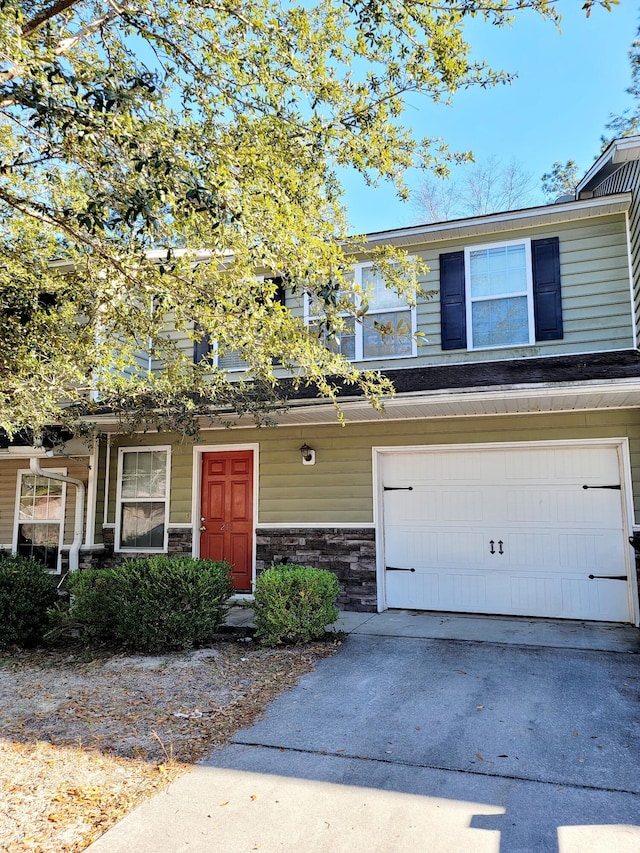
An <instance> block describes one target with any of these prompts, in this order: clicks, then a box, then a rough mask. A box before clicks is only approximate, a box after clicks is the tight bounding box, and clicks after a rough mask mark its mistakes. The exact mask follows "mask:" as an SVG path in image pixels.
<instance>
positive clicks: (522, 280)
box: [469, 244, 527, 298]
mask: <svg viewBox="0 0 640 853" xmlns="http://www.w3.org/2000/svg"><path fill="white" fill-rule="evenodd" d="M469 267H470V272H471V296H472V298H475V297H478V296H500V295H502V294H508V293H522V292H525V291H526V290H527V274H526V254H525V247H524V244H520V245H518V246H500V247H498V248H495V249H477V250H474V251H472V252H471V253H470V256H469Z"/></svg>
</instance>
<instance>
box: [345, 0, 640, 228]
mask: <svg viewBox="0 0 640 853" xmlns="http://www.w3.org/2000/svg"><path fill="white" fill-rule="evenodd" d="M581 5H582V3H581V2H579V0H559V2H558V3H557V7H558V9H559V11H560V12H561V13H562V15H563V22H562V25H561V26H562V32H561V33H558V32H557V30H556V29H555V28H554V26H553V24H551V23H550V22H545V21H542V20H541V19H540V18H539V17H538V16H535V15H533V14H531V13H525V14H524V15H521V16H518V17H517V19H516V21H515V22H514V24H513V26H512V27H511V28H508V29H507V28H504V29H498V28H494V27H490V26H487V25H486V24H479V23H476V22H474V23H473V24H472V27H471V28H470V29H469V30H468V38H469V41H470V43H471V45H472V52H473V55H474V56H475V57H476V58H478V59H485V60H487V62H488V63H489V64H490V65H492V66H493V67H494V68H500V69H504V70H508V71H512V72H516V73H517V74H518V78H517V79H516V80H514V82H513V83H512V84H511V85H510V86H500V87H496V88H493V89H487V90H483V89H475V90H470V91H467V92H460V93H458V94H457V95H456V96H455V97H454V99H453V103H452V105H451V106H449V107H446V106H444V105H434V104H431V103H430V102H428V101H427V100H420V99H418V98H416V97H414V98H412V99H411V100H410V102H409V104H408V106H407V110H406V112H405V116H404V121H405V123H407V124H409V125H410V126H411V127H412V128H413V129H414V131H415V133H416V135H417V136H418V137H422V136H439V137H440V136H441V137H443V138H444V140H445V141H446V142H448V143H449V146H450V148H451V149H453V150H456V149H459V150H467V149H471V150H472V151H473V152H474V155H475V158H476V160H477V161H478V162H481V161H482V160H486V158H488V157H490V156H492V155H493V156H495V157H498V158H499V159H500V160H502V161H504V162H509V161H511V160H514V159H515V160H517V161H518V162H519V163H520V164H521V165H522V167H523V168H524V169H525V170H526V171H528V172H531V173H532V174H533V175H534V177H535V178H536V181H537V180H538V179H539V178H540V176H541V175H542V174H543V173H544V172H546V171H548V170H549V169H550V168H551V166H552V164H553V162H554V161H555V160H560V161H562V162H565V161H566V160H568V159H573V160H575V161H576V162H577V163H578V165H579V166H580V167H581V169H582V170H583V171H586V170H587V169H588V168H589V166H590V165H591V164H592V163H593V161H594V160H595V159H596V157H597V156H598V154H599V153H600V136H601V135H602V133H603V132H604V126H605V124H606V122H607V120H608V118H609V115H610V114H611V113H619V112H622V110H624V109H625V108H627V107H630V106H631V104H632V101H631V98H630V96H629V95H627V94H626V93H625V90H626V88H627V86H628V85H629V83H630V82H631V77H630V68H629V60H628V51H629V48H630V46H631V42H632V41H633V39H634V38H635V35H636V32H637V29H638V22H639V20H640V14H639V8H640V4H639V3H638V2H631V0H621V2H620V4H619V5H618V6H615V7H614V8H613V10H612V11H611V12H607V11H606V10H604V9H601V8H596V9H594V10H593V11H592V14H591V16H590V18H588V19H587V18H585V15H584V12H582V11H581V9H580V6H581ZM421 178H422V176H421V173H420V172H419V171H417V170H415V171H413V172H411V173H410V174H409V175H408V176H407V182H408V184H409V186H413V187H417V186H418V184H419V183H420V180H421ZM343 185H344V187H345V202H346V206H347V210H348V215H349V220H350V224H351V230H352V233H366V232H371V231H379V230H384V229H387V228H397V227H402V226H404V225H410V224H416V223H418V222H420V215H419V213H418V212H417V210H416V208H415V207H414V206H413V205H412V204H411V203H410V202H409V203H405V204H403V203H402V202H401V201H399V200H398V198H397V195H396V193H395V191H394V190H393V189H392V188H391V187H389V186H387V185H383V184H382V185H380V186H378V187H377V188H375V189H372V188H367V187H366V186H365V185H364V183H363V182H362V180H361V179H360V178H359V177H358V176H357V175H356V176H350V175H347V176H345V178H344V181H343ZM539 203H543V198H542V197H541V198H540V202H539Z"/></svg>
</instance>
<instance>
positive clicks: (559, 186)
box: [542, 27, 640, 201]
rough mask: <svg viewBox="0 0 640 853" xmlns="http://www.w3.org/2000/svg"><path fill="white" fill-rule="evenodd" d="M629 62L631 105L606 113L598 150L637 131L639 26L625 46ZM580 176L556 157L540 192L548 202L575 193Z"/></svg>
mask: <svg viewBox="0 0 640 853" xmlns="http://www.w3.org/2000/svg"><path fill="white" fill-rule="evenodd" d="M629 62H630V65H631V85H630V86H628V87H627V94H629V95H631V96H632V98H634V100H635V106H634V107H630V108H629V109H627V110H625V111H624V112H622V113H620V115H617V116H616V115H613V114H610V115H609V121H608V122H607V124H606V125H605V130H606V131H607V133H605V134H603V136H602V137H601V138H600V142H601V143H602V145H601V149H600V150H601V151H604V150H605V148H607V147H608V146H609V145H610V143H611V142H612V141H613V140H614V139H619V138H621V137H624V136H633V135H634V134H636V133H638V132H640V27H639V28H638V32H637V35H636V39H635V40H634V41H633V42H632V43H631V47H630V49H629ZM580 177H581V170H580V169H579V168H578V166H577V164H576V163H575V161H574V160H567V162H566V163H565V164H564V165H563V164H562V163H561V162H560V161H559V160H556V162H555V163H554V164H553V166H552V168H551V171H550V172H545V174H544V175H543V176H542V191H543V193H544V194H545V195H546V196H547V198H548V199H549V200H550V201H555V199H557V198H558V197H559V196H563V195H572V196H575V192H576V188H577V186H578V184H579V182H580Z"/></svg>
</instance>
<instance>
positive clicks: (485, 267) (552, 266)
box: [440, 237, 563, 350]
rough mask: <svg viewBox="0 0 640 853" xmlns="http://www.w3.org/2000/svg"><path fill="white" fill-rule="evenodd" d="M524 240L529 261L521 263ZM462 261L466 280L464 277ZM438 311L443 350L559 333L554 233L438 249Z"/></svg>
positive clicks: (557, 260)
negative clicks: (446, 249)
mask: <svg viewBox="0 0 640 853" xmlns="http://www.w3.org/2000/svg"><path fill="white" fill-rule="evenodd" d="M529 246H530V250H531V252H530V259H531V260H530V266H529V261H528V260H527V263H526V265H524V259H525V257H526V258H528V257H529ZM467 255H468V257H466V256H467ZM465 261H467V262H468V265H469V275H470V276H471V279H470V282H469V281H466V273H465V269H466V264H465ZM527 280H528V284H527V283H526V282H527ZM467 303H469V305H468V306H467ZM527 315H528V316H529V320H528V319H527ZM440 316H441V332H442V349H443V350H453V349H467V348H468V349H477V350H480V349H493V348H496V347H502V346H526V345H527V344H533V343H534V341H551V340H559V339H561V338H562V337H563V328H562V293H561V285H560V241H559V239H558V237H549V238H546V239H542V240H531V241H529V240H524V241H508V242H505V243H494V244H489V245H485V246H482V245H479V246H472V247H470V248H469V249H467V250H465V251H458V252H448V253H443V254H441V255H440ZM532 316H533V321H534V322H533V323H532V322H531V317H532ZM469 318H471V319H470V320H469ZM468 322H471V324H472V328H468ZM532 326H533V327H534V328H532ZM534 330H535V336H534V334H533V333H534Z"/></svg>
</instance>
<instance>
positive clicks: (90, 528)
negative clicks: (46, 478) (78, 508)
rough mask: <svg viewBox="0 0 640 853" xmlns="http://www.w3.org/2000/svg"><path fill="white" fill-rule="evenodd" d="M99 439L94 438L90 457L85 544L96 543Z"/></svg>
mask: <svg viewBox="0 0 640 853" xmlns="http://www.w3.org/2000/svg"><path fill="white" fill-rule="evenodd" d="M98 448H99V445H98V439H97V438H94V439H93V443H92V449H91V456H90V457H89V474H88V477H87V505H86V507H85V528H84V544H85V545H94V544H95V534H96V502H97V499H98V458H99V456H98Z"/></svg>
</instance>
